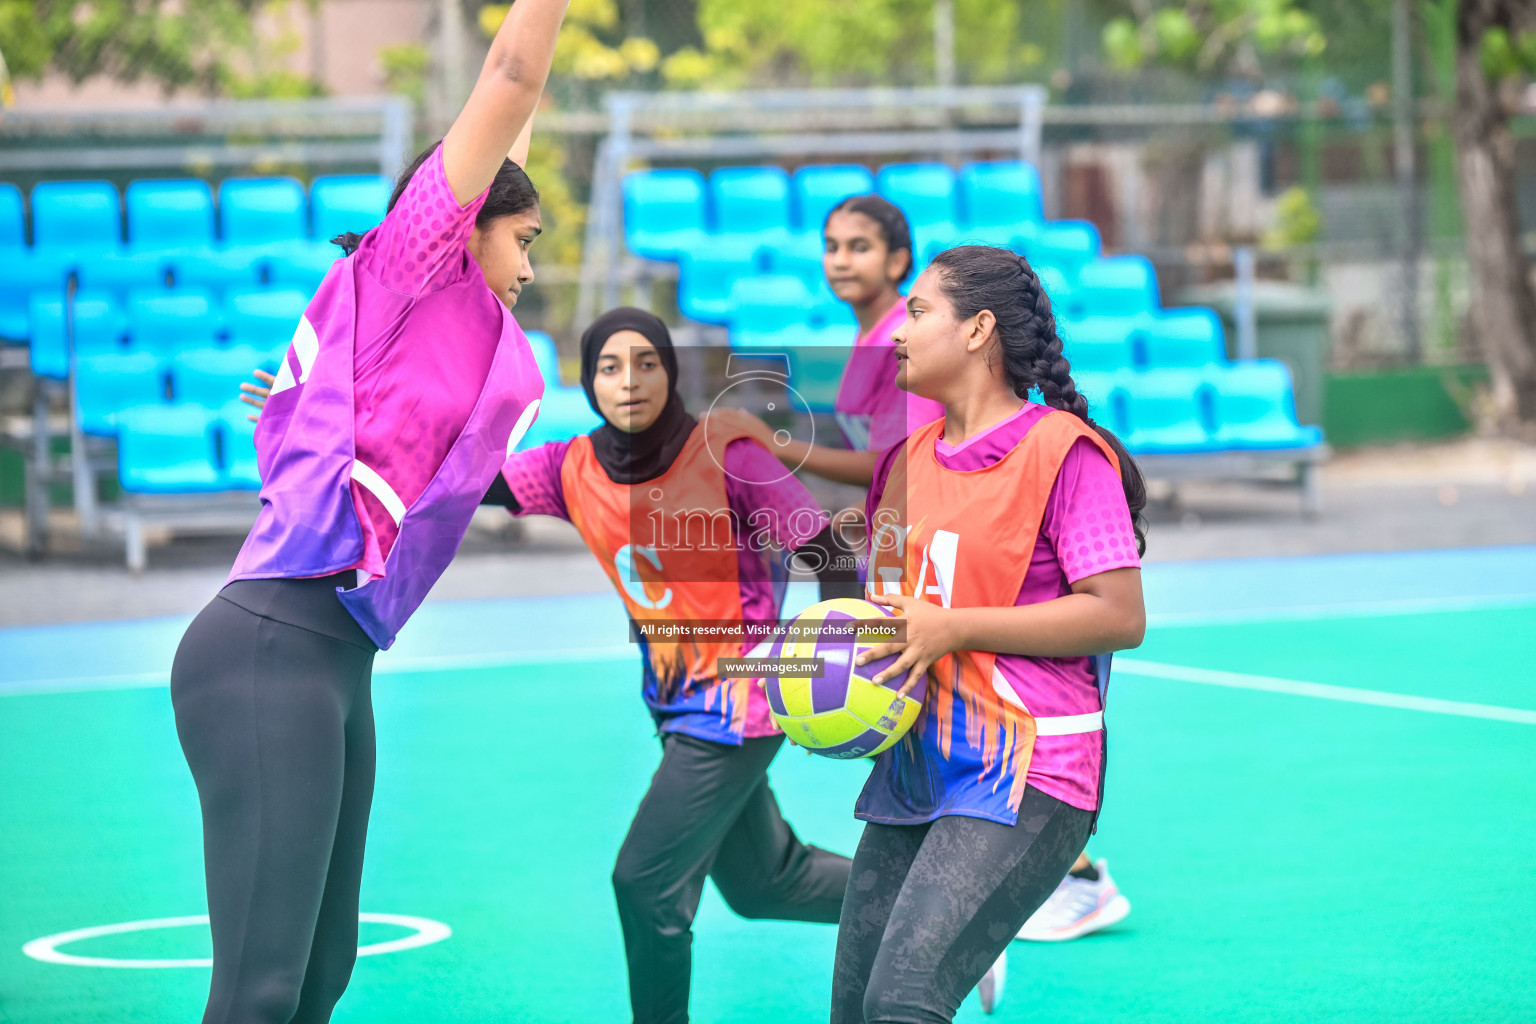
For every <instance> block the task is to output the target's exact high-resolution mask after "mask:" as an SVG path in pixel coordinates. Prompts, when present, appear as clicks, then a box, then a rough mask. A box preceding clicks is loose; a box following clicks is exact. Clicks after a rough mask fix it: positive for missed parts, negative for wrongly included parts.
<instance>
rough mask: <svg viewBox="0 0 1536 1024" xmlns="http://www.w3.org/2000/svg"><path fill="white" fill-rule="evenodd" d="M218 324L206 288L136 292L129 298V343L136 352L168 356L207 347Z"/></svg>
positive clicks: (211, 343) (212, 339) (215, 341)
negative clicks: (204, 290)
mask: <svg viewBox="0 0 1536 1024" xmlns="http://www.w3.org/2000/svg"><path fill="white" fill-rule="evenodd" d="M220 326H221V325H220V323H219V315H218V310H217V309H216V308H215V306H214V305H213V303H212V301H210V299H209V297H208V293H206V292H200V291H194V290H192V289H186V290H183V291H165V292H136V293H134V294H133V295H132V296H130V297H129V299H128V345H129V348H130V349H132V350H133V351H136V352H153V353H156V354H157V355H158V356H160V357H161V358H170V357H172V356H173V355H175V354H176V353H178V352H184V351H186V350H188V349H194V348H206V347H209V346H212V345H214V344H216V343H217V338H218V334H219V331H220Z"/></svg>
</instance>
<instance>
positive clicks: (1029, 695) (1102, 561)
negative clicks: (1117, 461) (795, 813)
mask: <svg viewBox="0 0 1536 1024" xmlns="http://www.w3.org/2000/svg"><path fill="white" fill-rule="evenodd" d="M1048 412H1050V410H1049V409H1047V408H1046V407H1045V406H1041V405H1036V404H1034V403H1032V402H1031V403H1026V404H1025V405H1024V407H1023V408H1021V409H1020V410H1019V411H1018V412H1017V413H1015V414H1014V415H1012V416H1010V417H1008V418H1007V419H1005V420H1003V421H1002V422H1000V423H998V424H996V425H994V426H992V427H990V428H988V429H987V430H984V431H982V432H981V433H979V434H977V435H975V436H974V437H971V438H968V439H967V440H966V441H965V442H964V443H962V444H960V445H955V446H951V445H948V444H945V443H944V440H943V437H942V434H941V435H940V437H939V438H938V439H937V440H936V441H935V444H934V455H935V457H936V459H937V461H938V463H939V465H940V466H941V467H943V468H944V469H948V470H954V471H957V472H969V471H975V470H979V469H983V468H985V467H987V466H990V465H993V464H995V463H997V462H998V461H999V460H1000V459H1002V458H1003V456H1005V455H1007V454H1008V453H1009V452H1010V451H1012V450H1013V449H1014V448H1015V447H1016V446H1017V445H1018V444H1019V442H1020V441H1021V440H1022V439H1023V438H1024V437H1025V435H1027V434H1028V433H1029V430H1030V428H1031V427H1033V426H1034V425H1035V424H1036V423H1038V422H1039V421H1040V420H1041V418H1042V417H1043V416H1045V415H1046V414H1047V413H1048ZM901 450H902V449H901V448H899V447H898V448H893V449H890V450H888V451H887V452H886V453H885V454H884V455H882V456H881V458H880V460H879V462H877V463H876V466H875V477H874V484H873V486H872V487H871V489H870V493H869V499H868V504H867V506H866V510H867V514H868V515H870V516H871V517H873V516H874V514H875V510H876V509H877V508H879V506H880V501H881V498H882V496H883V494H884V491H885V487H886V482H887V480H888V479H889V477H890V474H891V468H892V465H893V464H894V462H895V459H896V457H897V455H898V454H899V453H900V452H901ZM1140 564H1141V560H1140V557H1139V556H1138V555H1137V552H1136V537H1135V533H1134V531H1133V530H1132V528H1131V518H1130V510H1129V508H1128V507H1127V505H1126V502H1125V492H1124V490H1123V488H1122V487H1121V483H1120V478H1119V476H1118V474H1117V473H1116V472H1115V468H1114V466H1113V465H1111V463H1110V461H1109V460H1108V459H1107V458H1106V457H1105V455H1104V453H1103V452H1102V451H1100V450H1099V448H1098V447H1097V446H1095V445H1094V444H1093V443H1091V442H1090V441H1089V440H1088V439H1086V438H1078V439H1077V440H1076V441H1074V442H1073V443H1072V446H1071V448H1070V449H1068V452H1067V455H1066V458H1065V459H1064V460H1063V461H1062V463H1061V467H1060V469H1059V470H1058V472H1057V476H1056V481H1055V484H1054V485H1053V486H1052V488H1051V493H1050V497H1049V498H1048V499H1047V501H1046V505H1045V511H1044V514H1043V517H1042V519H1041V523H1040V529H1039V533H1038V534H1037V537H1036V540H1035V547H1034V552H1033V554H1032V556H1031V557H1030V562H1029V568H1028V570H1027V572H1026V573H1025V576H1024V582H1023V585H1022V586H1021V587H1020V589H1019V593H1018V597H1017V599H1016V600H1015V601H1014V604H1015V605H1024V604H1036V603H1039V602H1042V601H1051V600H1054V599H1056V598H1058V597H1064V596H1066V595H1067V594H1070V593H1071V592H1072V587H1071V585H1072V584H1073V583H1075V582H1077V581H1078V580H1081V579H1084V578H1086V577H1089V576H1093V575H1096V574H1098V573H1101V572H1108V571H1109V570H1111V569H1122V568H1136V567H1139V566H1140ZM995 667H996V669H997V672H998V673H999V674H1000V675H1001V676H1002V678H1003V679H1004V680H1006V682H1007V683H1008V685H1009V686H1011V687H1012V689H1013V691H1014V692H1015V693H1016V694H1017V695H1018V696H1019V697H1020V698H1021V700H1022V701H1023V702H1024V704H1026V705H1027V706H1028V708H1029V711H1030V714H1032V715H1033V716H1035V717H1037V718H1058V717H1070V716H1076V715H1087V714H1092V713H1093V712H1097V711H1101V710H1103V706H1102V702H1101V699H1100V694H1099V689H1098V684H1097V680H1096V675H1095V666H1094V659H1092V658H1087V657H1083V658H1035V657H1029V656H1026V655H1019V654H999V655H997V659H996V662H995ZM957 732H959V731H958V730H957ZM963 739H964V737H963V735H957V736H955V738H954V742H955V743H957V744H958V743H961V742H962V741H963ZM1102 765H1103V743H1102V737H1101V734H1100V733H1099V732H1097V731H1093V732H1082V733H1074V734H1069V735H1040V736H1037V737H1036V738H1035V741H1034V750H1033V753H1032V755H1031V758H1030V762H1029V768H1028V773H1027V783H1028V785H1031V786H1034V787H1035V788H1036V789H1038V790H1040V791H1041V792H1043V793H1047V794H1049V795H1050V796H1053V797H1055V798H1057V799H1058V800H1061V801H1063V802H1065V803H1068V804H1071V805H1072V806H1074V807H1079V808H1082V809H1083V810H1090V811H1091V810H1095V809H1096V808H1097V807H1098V805H1099V780H1100V772H1101V768H1102ZM871 784H872V785H874V781H873V779H872V783H871ZM971 788H974V789H975V792H974V793H972V792H970V789H969V788H968V786H967V782H966V780H953V781H952V782H951V783H950V784H949V786H948V789H947V792H946V796H945V799H946V807H947V808H948V810H947V813H980V814H981V816H983V817H994V816H996V808H995V807H994V806H993V805H994V804H995V803H996V799H995V794H994V793H992V792H990V791H989V790H988V787H985V786H980V785H977V786H974V787H971ZM868 792H869V791H868V789H866V794H868Z"/></svg>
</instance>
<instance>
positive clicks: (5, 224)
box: [0, 182, 27, 259]
mask: <svg viewBox="0 0 1536 1024" xmlns="http://www.w3.org/2000/svg"><path fill="white" fill-rule="evenodd" d="M26 247H27V217H26V212H25V209H24V208H23V206H22V202H21V189H19V188H17V187H16V186H15V185H12V184H11V183H9V182H0V259H10V258H11V257H12V256H14V255H16V254H18V253H20V252H21V251H22V250H23V249H25V248H26Z"/></svg>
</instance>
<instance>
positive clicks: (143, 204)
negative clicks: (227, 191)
mask: <svg viewBox="0 0 1536 1024" xmlns="http://www.w3.org/2000/svg"><path fill="white" fill-rule="evenodd" d="M127 206H128V245H129V247H130V248H132V249H136V250H144V249H197V248H207V247H209V246H211V245H213V190H212V189H210V188H209V187H208V184H207V183H206V182H202V181H198V180H197V179H196V178H180V179H174V180H168V181H135V182H133V183H132V184H130V185H129V186H128V194H127Z"/></svg>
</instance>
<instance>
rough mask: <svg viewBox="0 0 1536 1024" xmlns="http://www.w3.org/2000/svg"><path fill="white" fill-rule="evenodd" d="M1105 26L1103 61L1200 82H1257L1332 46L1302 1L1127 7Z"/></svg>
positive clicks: (1138, 0) (1190, 1)
mask: <svg viewBox="0 0 1536 1024" xmlns="http://www.w3.org/2000/svg"><path fill="white" fill-rule="evenodd" d="M1128 6H1129V7H1130V9H1131V11H1130V14H1128V15H1122V16H1120V17H1117V18H1114V19H1113V20H1111V21H1110V22H1109V24H1107V25H1106V26H1105V27H1104V34H1103V44H1104V53H1105V56H1106V57H1108V58H1109V60H1110V62H1111V63H1112V64H1113V65H1114V66H1116V67H1118V68H1121V69H1123V70H1134V69H1137V68H1141V67H1144V66H1146V65H1148V64H1160V65H1167V66H1173V67H1178V68H1182V69H1184V70H1187V71H1191V72H1194V73H1195V74H1197V75H1200V76H1202V77H1219V76H1226V75H1234V74H1236V75H1243V76H1248V77H1259V76H1261V75H1263V73H1264V72H1265V71H1266V70H1267V65H1269V64H1272V63H1277V62H1290V61H1295V60H1297V59H1300V58H1306V57H1316V56H1318V55H1319V54H1321V53H1322V52H1323V50H1324V49H1325V48H1326V46H1327V41H1326V39H1325V38H1324V36H1323V32H1322V29H1321V27H1320V25H1319V22H1318V19H1317V18H1316V17H1314V16H1313V15H1312V14H1311V13H1309V12H1308V11H1307V10H1306V9H1305V8H1304V6H1303V5H1302V4H1301V3H1299V2H1298V0H1172V2H1154V0H1130V2H1129V4H1128Z"/></svg>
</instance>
